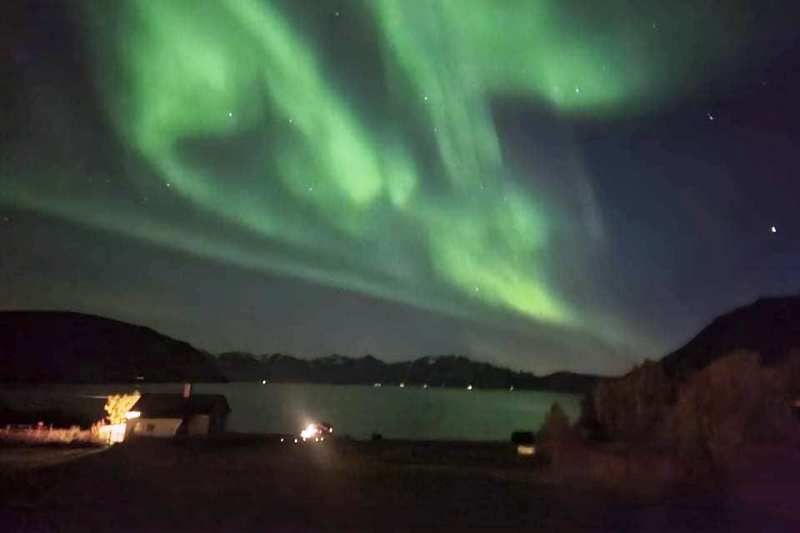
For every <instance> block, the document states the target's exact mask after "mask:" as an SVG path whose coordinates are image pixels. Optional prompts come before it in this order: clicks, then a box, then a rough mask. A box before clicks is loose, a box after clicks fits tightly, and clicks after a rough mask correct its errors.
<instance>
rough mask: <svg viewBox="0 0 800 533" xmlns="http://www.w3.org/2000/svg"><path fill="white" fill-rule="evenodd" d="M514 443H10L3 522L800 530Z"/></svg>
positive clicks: (90, 526) (131, 527) (44, 526)
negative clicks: (579, 471)
mask: <svg viewBox="0 0 800 533" xmlns="http://www.w3.org/2000/svg"><path fill="white" fill-rule="evenodd" d="M548 478H549V476H548V474H547V469H546V468H543V467H541V466H537V465H535V464H534V462H532V461H530V460H523V459H521V458H517V457H516V456H515V455H514V454H513V449H511V448H510V447H509V445H505V444H463V443H462V444H453V443H419V442H417V443H410V442H392V441H379V442H361V443H359V442H352V441H343V440H338V441H335V442H327V441H326V442H325V443H321V444H319V445H316V444H315V445H294V444H281V443H280V442H279V441H278V440H277V439H266V438H263V437H262V438H244V437H239V438H227V439H224V440H210V441H185V442H172V441H139V442H129V443H126V444H124V445H118V446H114V447H112V448H109V449H105V450H103V449H97V448H58V447H39V448H30V447H29V448H20V447H8V446H5V447H0V530H3V531H90V532H99V531H170V532H177V531H286V532H306V531H430V530H437V531H463V530H469V529H484V530H532V531H567V532H568V531H609V532H611V531H613V532H626V531H631V532H634V531H636V532H639V531H693V532H694V531H800V529H796V526H797V525H798V524H791V523H790V522H787V521H786V519H785V517H784V518H782V519H777V518H775V517H768V516H766V515H764V514H757V513H750V512H748V511H747V510H746V509H743V508H742V507H741V506H740V505H738V504H737V503H736V502H734V501H732V500H730V499H729V498H726V497H725V496H724V495H723V494H722V493H718V492H716V491H714V490H710V489H708V488H707V487H706V488H703V489H699V488H688V489H687V488H686V487H683V488H680V489H677V488H676V489H674V490H671V491H669V492H668V493H666V494H660V495H658V496H657V497H656V496H650V497H641V496H638V497H633V496H632V495H625V494H621V493H620V492H619V491H616V492H612V491H609V490H607V489H602V490H601V489H600V488H598V487H589V486H585V485H583V486H580V487H579V486H578V485H575V484H565V483H563V482H561V483H555V482H553V481H552V480H549V479H548Z"/></svg>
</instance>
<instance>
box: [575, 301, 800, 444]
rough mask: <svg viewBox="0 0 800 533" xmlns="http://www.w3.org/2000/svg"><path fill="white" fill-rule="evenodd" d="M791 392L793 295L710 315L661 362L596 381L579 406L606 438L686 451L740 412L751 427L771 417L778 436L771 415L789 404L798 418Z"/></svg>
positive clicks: (796, 332) (797, 312)
mask: <svg viewBox="0 0 800 533" xmlns="http://www.w3.org/2000/svg"><path fill="white" fill-rule="evenodd" d="M798 390H800V296H789V297H782V298H762V299H759V300H757V301H756V302H754V303H752V304H750V305H747V306H744V307H740V308H738V309H736V310H734V311H732V312H730V313H727V314H725V315H722V316H720V317H718V318H717V319H715V320H714V321H712V322H711V324H709V325H708V326H707V327H705V328H704V329H703V330H702V331H700V333H698V334H697V335H696V336H695V337H694V338H693V339H692V340H690V341H689V342H688V343H687V344H686V345H685V346H683V347H682V348H680V349H678V350H676V351H674V352H673V353H671V354H669V355H667V356H666V357H664V358H663V359H662V360H661V361H657V362H653V361H646V362H644V363H642V364H641V365H639V366H637V367H636V368H634V369H633V370H631V371H630V372H628V373H627V374H625V375H624V376H621V377H619V378H615V379H613V380H608V381H606V382H603V383H601V384H599V385H598V386H597V387H596V388H595V389H594V391H593V392H592V394H590V395H589V397H588V398H587V400H586V402H585V403H584V410H583V423H584V427H586V428H587V429H590V430H592V431H593V432H594V433H595V434H597V435H603V436H606V437H608V438H611V439H616V440H625V441H628V442H650V443H654V442H655V443H656V445H657V446H666V447H675V446H683V445H687V446H688V447H689V448H692V449H694V446H695V445H696V444H697V443H699V442H706V441H707V442H716V441H715V440H714V439H716V438H718V437H719V435H720V434H722V432H727V431H729V430H730V429H731V428H732V427H737V428H740V426H739V425H738V424H740V423H742V424H744V423H745V421H746V419H747V418H748V417H750V422H748V424H751V425H754V424H756V422H757V421H762V422H766V421H768V420H771V422H770V423H771V424H772V423H773V422H774V425H775V427H776V428H778V429H777V430H776V432H775V433H774V434H778V433H781V432H782V431H783V429H785V424H784V421H782V420H778V419H779V418H781V417H782V416H783V417H787V416H789V415H791V410H792V409H794V412H795V416H797V415H800V411H798V409H797V408H796V407H794V406H795V405H796V403H795V402H797V391H798ZM737 402H740V403H738V404H737ZM748 402H749V403H748ZM776 417H777V418H776ZM773 418H775V419H774V420H773ZM790 418H791V417H790ZM734 422H735V424H734ZM759 423H760V422H759ZM715 424H718V425H719V427H715ZM732 424H733V425H732ZM746 426H747V424H745V427H746ZM773 429H775V428H773ZM769 431H772V429H769V428H766V429H765V428H764V427H762V428H760V429H758V430H757V431H756V430H754V431H753V434H754V435H761V434H762V433H763V434H767V433H769ZM703 432H709V434H703V435H700V434H701V433H703ZM715 432H717V433H715ZM759 432H762V433H759ZM764 432H766V433H764ZM714 435H716V436H714ZM728 436H730V435H728ZM712 437H713V438H712ZM737 438H738V439H741V438H743V436H742V435H738V436H737ZM731 442H736V440H734V439H731ZM687 443H689V444H691V445H689V444H687ZM714 446H716V444H715V445H714ZM695 451H696V450H695ZM704 453H705V452H704Z"/></svg>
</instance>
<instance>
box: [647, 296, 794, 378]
mask: <svg viewBox="0 0 800 533" xmlns="http://www.w3.org/2000/svg"><path fill="white" fill-rule="evenodd" d="M792 349H800V296H789V297H783V298H762V299H759V300H757V301H756V302H755V303H752V304H750V305H747V306H744V307H740V308H738V309H736V310H734V311H732V312H730V313H727V314H725V315H722V316H720V317H718V318H717V319H715V320H714V321H713V322H711V324H709V325H708V326H706V327H705V328H704V329H703V330H702V331H700V333H698V334H697V336H695V337H694V338H693V339H692V340H690V341H689V342H688V343H687V344H686V345H685V346H683V347H682V348H679V349H678V350H676V351H674V352H672V353H671V354H669V355H667V356H666V357H664V358H663V359H662V360H661V364H662V366H663V367H664V371H665V372H666V373H667V375H669V376H675V377H678V378H685V377H687V376H688V375H690V374H692V373H694V372H696V371H698V370H701V369H703V368H705V367H706V366H708V365H709V364H711V363H712V362H713V361H714V360H715V359H717V358H719V357H722V356H724V355H727V354H729V353H731V352H733V351H735V350H746V351H752V352H756V353H758V354H760V355H761V361H762V363H763V364H764V365H767V366H772V365H774V364H776V363H779V362H780V361H781V360H782V359H783V358H785V357H786V356H788V355H789V353H790V352H791V351H792Z"/></svg>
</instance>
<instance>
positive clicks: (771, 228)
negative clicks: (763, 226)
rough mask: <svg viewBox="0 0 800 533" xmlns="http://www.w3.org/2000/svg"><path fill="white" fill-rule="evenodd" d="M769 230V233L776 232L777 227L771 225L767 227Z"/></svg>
mask: <svg viewBox="0 0 800 533" xmlns="http://www.w3.org/2000/svg"><path fill="white" fill-rule="evenodd" d="M769 231H770V232H771V233H778V228H776V227H775V226H771V227H770V228H769Z"/></svg>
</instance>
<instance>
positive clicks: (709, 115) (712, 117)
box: [706, 113, 714, 122]
mask: <svg viewBox="0 0 800 533" xmlns="http://www.w3.org/2000/svg"><path fill="white" fill-rule="evenodd" d="M706 116H707V117H708V120H710V121H711V122H714V115H713V114H712V113H706Z"/></svg>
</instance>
